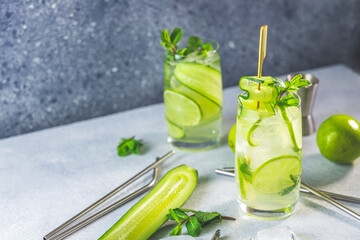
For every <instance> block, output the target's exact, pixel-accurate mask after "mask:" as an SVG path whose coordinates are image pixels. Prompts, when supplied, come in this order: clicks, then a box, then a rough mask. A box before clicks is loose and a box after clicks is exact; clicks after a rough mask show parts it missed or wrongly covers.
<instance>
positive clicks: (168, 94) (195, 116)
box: [164, 90, 201, 126]
mask: <svg viewBox="0 0 360 240" xmlns="http://www.w3.org/2000/svg"><path fill="white" fill-rule="evenodd" d="M164 103H165V115H166V118H167V119H169V120H170V121H171V122H173V123H174V124H175V125H178V126H195V125H197V124H199V122H200V120H201V110H200V108H199V106H198V104H197V103H196V102H194V101H193V100H192V99H191V98H189V97H187V96H185V95H183V94H181V93H178V92H175V91H172V90H165V91H164Z"/></svg>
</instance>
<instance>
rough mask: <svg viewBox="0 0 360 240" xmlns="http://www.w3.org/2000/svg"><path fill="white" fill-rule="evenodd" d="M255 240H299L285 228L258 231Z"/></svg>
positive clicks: (278, 227)
mask: <svg viewBox="0 0 360 240" xmlns="http://www.w3.org/2000/svg"><path fill="white" fill-rule="evenodd" d="M256 240H300V239H299V238H298V237H296V235H295V233H294V232H293V231H292V230H291V229H290V228H289V227H287V226H276V227H272V228H267V229H263V230H260V231H259V232H258V233H257V238H256Z"/></svg>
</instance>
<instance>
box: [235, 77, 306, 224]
mask: <svg viewBox="0 0 360 240" xmlns="http://www.w3.org/2000/svg"><path fill="white" fill-rule="evenodd" d="M259 84H260V90H259ZM308 84H309V83H308V82H307V81H306V80H304V79H301V75H298V76H296V77H295V78H294V79H293V80H292V81H291V82H287V83H286V84H285V83H283V82H282V81H281V80H280V79H277V78H272V77H260V78H258V77H243V78H241V79H240V84H239V85H240V89H242V90H243V91H244V92H245V93H244V94H242V95H240V96H239V100H238V112H237V121H236V141H235V176H236V183H237V196H238V200H239V202H240V207H241V209H242V210H243V211H244V212H245V213H246V214H248V215H250V216H253V217H256V218H260V219H280V218H284V217H287V216H289V215H290V214H291V213H292V212H293V210H294V207H295V204H296V201H297V199H298V197H299V188H300V176H301V154H302V130H301V109H300V98H299V97H298V96H297V95H296V94H295V93H292V92H293V91H295V90H297V89H299V88H301V87H303V86H307V85H308Z"/></svg>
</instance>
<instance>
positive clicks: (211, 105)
mask: <svg viewBox="0 0 360 240" xmlns="http://www.w3.org/2000/svg"><path fill="white" fill-rule="evenodd" d="M170 88H171V89H172V90H174V91H176V92H178V93H181V94H183V95H185V96H187V97H189V98H191V99H192V100H193V101H194V102H196V103H197V104H198V106H199V107H200V110H201V114H202V116H201V122H202V123H205V122H209V121H212V120H214V119H215V118H218V117H219V115H220V114H221V106H219V105H218V104H217V103H215V102H214V101H212V100H211V99H209V98H207V97H205V96H204V95H201V94H200V93H198V92H196V91H194V90H193V89H190V88H188V87H186V86H185V85H183V84H182V83H181V82H179V81H178V80H177V79H176V78H175V77H172V78H171V79H170Z"/></svg>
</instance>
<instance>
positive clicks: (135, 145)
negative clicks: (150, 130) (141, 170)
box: [117, 137, 143, 157]
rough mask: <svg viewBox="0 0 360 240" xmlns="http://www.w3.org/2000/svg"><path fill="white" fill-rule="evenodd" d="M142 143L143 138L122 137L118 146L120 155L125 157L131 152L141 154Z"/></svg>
mask: <svg viewBox="0 0 360 240" xmlns="http://www.w3.org/2000/svg"><path fill="white" fill-rule="evenodd" d="M142 145H143V143H142V142H141V140H136V139H135V137H131V138H122V139H121V142H120V143H119V144H118V147H117V150H118V155H119V156H120V157H125V156H128V155H130V154H139V152H140V147H141V146H142Z"/></svg>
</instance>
